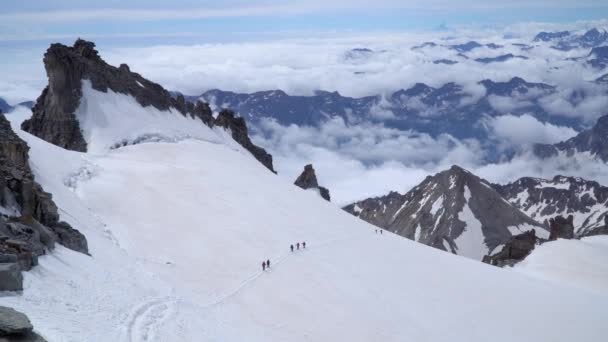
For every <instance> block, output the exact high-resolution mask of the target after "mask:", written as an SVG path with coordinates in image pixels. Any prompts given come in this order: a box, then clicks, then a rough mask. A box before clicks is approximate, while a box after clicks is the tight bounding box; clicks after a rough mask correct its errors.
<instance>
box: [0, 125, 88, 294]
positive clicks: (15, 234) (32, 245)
mask: <svg viewBox="0 0 608 342" xmlns="http://www.w3.org/2000/svg"><path fill="white" fill-rule="evenodd" d="M28 151H29V147H28V145H27V144H26V143H25V142H24V141H23V140H21V139H20V138H19V137H18V136H17V135H16V134H15V133H14V132H13V130H12V129H11V126H10V123H9V122H8V120H6V118H5V117H4V115H2V114H1V113H0V214H1V216H0V266H1V267H0V269H2V271H1V272H0V274H2V275H1V276H0V290H2V289H4V290H18V289H20V287H21V278H20V273H19V271H21V270H29V269H30V268H31V267H33V266H35V265H36V264H37V258H38V256H40V255H43V254H45V253H46V252H47V251H48V250H51V249H53V248H54V246H55V242H58V243H60V244H62V245H64V246H65V247H67V248H70V249H73V250H75V251H79V252H82V253H87V252H88V247H87V241H86V238H85V237H84V236H83V235H82V234H81V233H80V232H78V231H77V230H75V229H73V228H72V227H71V226H70V225H69V224H67V223H65V222H61V221H59V215H58V213H57V206H56V205H55V203H54V202H53V200H52V197H51V195H50V194H49V193H47V192H45V191H44V190H43V189H42V187H41V186H40V185H39V184H38V183H36V181H35V180H34V176H33V174H32V171H31V169H30V166H29V163H28V159H29V157H28Z"/></svg>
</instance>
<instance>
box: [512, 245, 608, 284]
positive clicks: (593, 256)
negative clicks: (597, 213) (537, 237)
mask: <svg viewBox="0 0 608 342" xmlns="http://www.w3.org/2000/svg"><path fill="white" fill-rule="evenodd" d="M607 259H608V236H605V235H599V236H591V237H586V238H583V239H581V240H565V239H558V240H556V241H550V242H547V243H544V244H542V245H541V246H538V247H537V248H535V249H534V251H533V252H532V254H530V255H529V256H528V257H526V259H524V260H523V261H522V262H520V263H519V264H516V266H515V267H514V269H515V270H516V271H518V272H521V273H524V274H528V275H531V276H533V277H537V278H541V279H547V280H550V281H554V282H557V283H562V284H564V285H567V286H572V287H573V288H575V289H583V290H587V291H591V292H595V293H598V294H603V295H606V289H608V264H606V263H598V261H600V260H604V261H605V260H607Z"/></svg>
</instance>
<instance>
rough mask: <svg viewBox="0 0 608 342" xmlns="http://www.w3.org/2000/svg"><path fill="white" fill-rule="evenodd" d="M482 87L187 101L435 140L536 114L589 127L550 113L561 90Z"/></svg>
mask: <svg viewBox="0 0 608 342" xmlns="http://www.w3.org/2000/svg"><path fill="white" fill-rule="evenodd" d="M479 84H480V85H481V86H483V87H484V89H485V95H483V96H481V97H478V96H476V95H475V94H472V93H468V92H467V91H466V90H465V89H464V87H463V86H461V85H459V84H456V83H446V84H444V85H442V86H440V87H438V88H435V87H431V86H429V85H426V84H424V83H416V84H415V85H413V86H412V87H410V88H408V89H401V90H398V91H395V92H394V93H392V94H390V95H388V96H380V95H377V96H366V97H361V98H352V97H346V96H342V95H340V94H339V93H338V92H326V91H317V92H316V93H315V94H314V95H311V96H292V95H288V94H286V93H285V92H283V91H281V90H271V91H261V92H255V93H250V94H246V93H235V92H230V91H222V90H218V89H214V90H209V91H207V92H205V93H203V94H201V95H200V96H187V98H188V99H190V100H196V99H202V100H203V101H205V102H208V103H210V104H211V107H212V108H214V107H215V109H216V110H218V109H219V108H232V109H233V110H235V111H236V112H237V113H239V114H240V115H241V116H243V117H245V118H246V119H247V120H248V121H251V122H253V123H254V124H255V123H256V122H258V121H260V120H262V119H273V120H276V121H277V122H278V123H280V124H282V125H290V124H296V125H309V126H317V125H319V124H321V123H322V122H324V121H326V120H328V119H330V118H333V117H341V118H343V119H344V120H345V121H346V122H349V123H358V122H365V121H369V122H382V123H383V124H384V125H385V126H387V127H391V128H396V129H400V130H410V129H411V130H414V131H417V132H421V133H428V134H430V135H432V136H437V135H440V134H444V133H448V134H451V135H452V136H454V137H456V138H459V139H466V138H482V139H483V138H485V137H487V134H488V130H487V127H485V126H484V125H483V122H484V119H487V118H491V117H496V116H500V115H503V114H506V113H509V114H513V115H522V114H531V115H533V116H534V117H536V118H537V119H538V120H540V121H542V122H549V123H551V124H554V125H561V126H569V127H574V128H575V129H578V130H581V129H583V128H584V126H583V124H582V122H581V121H580V120H579V119H577V118H572V117H564V116H556V115H550V114H549V113H548V112H547V111H546V110H545V109H544V107H543V105H542V103H541V102H540V100H541V99H542V98H543V97H544V96H547V95H551V94H554V93H555V92H556V89H555V87H554V86H552V85H548V84H544V83H531V82H527V81H526V80H524V79H522V78H520V77H514V78H512V79H511V80H509V81H507V82H495V81H492V80H482V81H480V82H479ZM505 103H506V105H505Z"/></svg>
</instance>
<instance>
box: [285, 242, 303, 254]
mask: <svg viewBox="0 0 608 342" xmlns="http://www.w3.org/2000/svg"><path fill="white" fill-rule="evenodd" d="M289 248H290V249H291V251H292V252H293V245H289ZM296 249H298V250H300V243H299V242H298V243H296ZM302 249H306V241H304V242H302Z"/></svg>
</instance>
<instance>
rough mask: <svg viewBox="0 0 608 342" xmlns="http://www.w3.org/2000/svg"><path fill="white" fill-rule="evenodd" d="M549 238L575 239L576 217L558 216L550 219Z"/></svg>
mask: <svg viewBox="0 0 608 342" xmlns="http://www.w3.org/2000/svg"><path fill="white" fill-rule="evenodd" d="M549 229H550V233H549V240H550V241H552V240H557V239H573V238H574V217H573V216H572V215H569V216H568V218H564V217H562V216H556V217H555V218H552V219H550V220H549Z"/></svg>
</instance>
